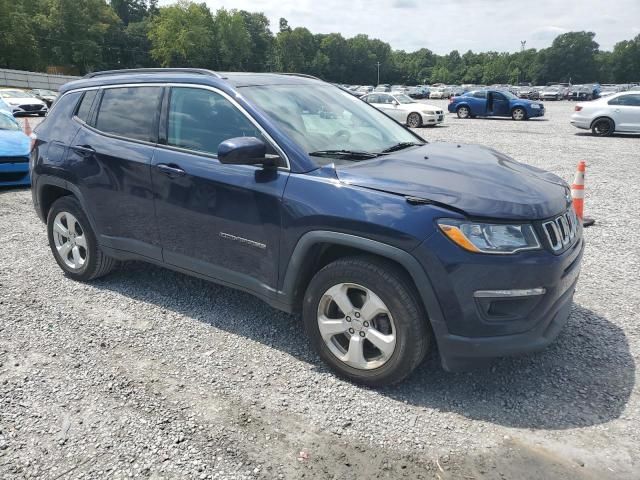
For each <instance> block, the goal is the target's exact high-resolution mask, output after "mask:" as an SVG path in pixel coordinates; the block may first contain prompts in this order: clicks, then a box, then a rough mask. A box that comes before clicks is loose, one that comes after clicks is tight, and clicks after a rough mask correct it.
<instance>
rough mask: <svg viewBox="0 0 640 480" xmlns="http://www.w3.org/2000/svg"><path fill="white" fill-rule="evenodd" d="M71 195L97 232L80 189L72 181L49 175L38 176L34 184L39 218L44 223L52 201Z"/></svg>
mask: <svg viewBox="0 0 640 480" xmlns="http://www.w3.org/2000/svg"><path fill="white" fill-rule="evenodd" d="M65 196H72V197H75V198H76V200H78V202H80V206H81V207H82V210H83V211H84V214H85V215H86V216H87V218H88V219H89V223H90V224H91V228H93V231H94V232H96V235H97V234H98V230H97V229H96V223H95V221H94V219H93V216H92V214H91V211H90V210H89V209H88V208H87V205H86V202H85V201H84V197H83V195H82V193H81V192H80V189H79V188H78V187H77V186H75V185H74V184H72V183H69V182H67V181H66V180H62V179H61V178H58V177H53V176H50V175H40V176H38V182H37V186H36V198H37V207H36V209H37V213H38V216H39V217H40V219H41V220H42V221H43V222H45V223H46V221H47V215H48V214H49V210H50V209H51V206H52V205H53V203H54V202H55V201H56V200H58V199H59V198H61V197H65Z"/></svg>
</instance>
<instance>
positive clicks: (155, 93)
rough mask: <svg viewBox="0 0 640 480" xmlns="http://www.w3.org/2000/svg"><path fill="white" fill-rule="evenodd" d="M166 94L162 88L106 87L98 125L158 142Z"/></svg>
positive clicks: (97, 126) (130, 136)
mask: <svg viewBox="0 0 640 480" xmlns="http://www.w3.org/2000/svg"><path fill="white" fill-rule="evenodd" d="M162 93H163V89H162V87H119V88H107V89H105V90H104V91H103V94H102V100H101V101H100V108H99V110H98V114H97V117H96V122H95V127H96V128H97V129H98V130H100V131H101V132H104V133H108V134H111V135H117V136H119V137H125V138H131V139H134V140H142V141H145V142H155V141H156V136H157V125H158V120H157V119H158V116H159V114H160V102H161V99H162Z"/></svg>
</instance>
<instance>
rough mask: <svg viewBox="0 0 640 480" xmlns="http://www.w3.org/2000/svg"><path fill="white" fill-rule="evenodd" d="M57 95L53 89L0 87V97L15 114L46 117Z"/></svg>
mask: <svg viewBox="0 0 640 480" xmlns="http://www.w3.org/2000/svg"><path fill="white" fill-rule="evenodd" d="M57 96H58V94H57V92H54V91H53V90H45V89H40V88H36V89H33V90H23V89H20V88H0V99H1V100H2V101H3V103H5V104H6V105H7V106H8V107H9V110H10V111H11V113H13V115H15V116H18V115H38V116H40V117H44V116H45V115H46V114H47V112H48V111H49V107H51V104H52V103H53V102H54V101H55V99H56V97H57Z"/></svg>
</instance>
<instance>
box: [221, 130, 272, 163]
mask: <svg viewBox="0 0 640 480" xmlns="http://www.w3.org/2000/svg"><path fill="white" fill-rule="evenodd" d="M271 157H272V156H271V155H270V156H267V145H266V143H264V142H263V141H262V140H260V139H259V138H256V137H236V138H230V139H228V140H225V141H224V142H222V143H221V144H220V145H218V160H219V161H220V163H223V164H227V165H258V164H262V165H265V166H272V165H275V161H274V159H273V158H271Z"/></svg>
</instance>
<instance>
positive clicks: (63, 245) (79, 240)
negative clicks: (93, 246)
mask: <svg viewBox="0 0 640 480" xmlns="http://www.w3.org/2000/svg"><path fill="white" fill-rule="evenodd" d="M53 242H54V244H55V247H56V252H57V253H58V255H59V256H60V258H61V259H62V261H63V262H64V264H65V265H66V266H67V267H68V268H70V269H72V270H80V269H81V268H82V267H83V266H84V265H85V263H86V262H87V256H88V254H87V238H86V237H85V235H84V230H83V229H82V226H81V225H80V223H79V222H78V219H77V218H76V217H74V216H73V215H71V214H70V213H69V212H60V213H58V215H56V218H55V219H54V221H53Z"/></svg>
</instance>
